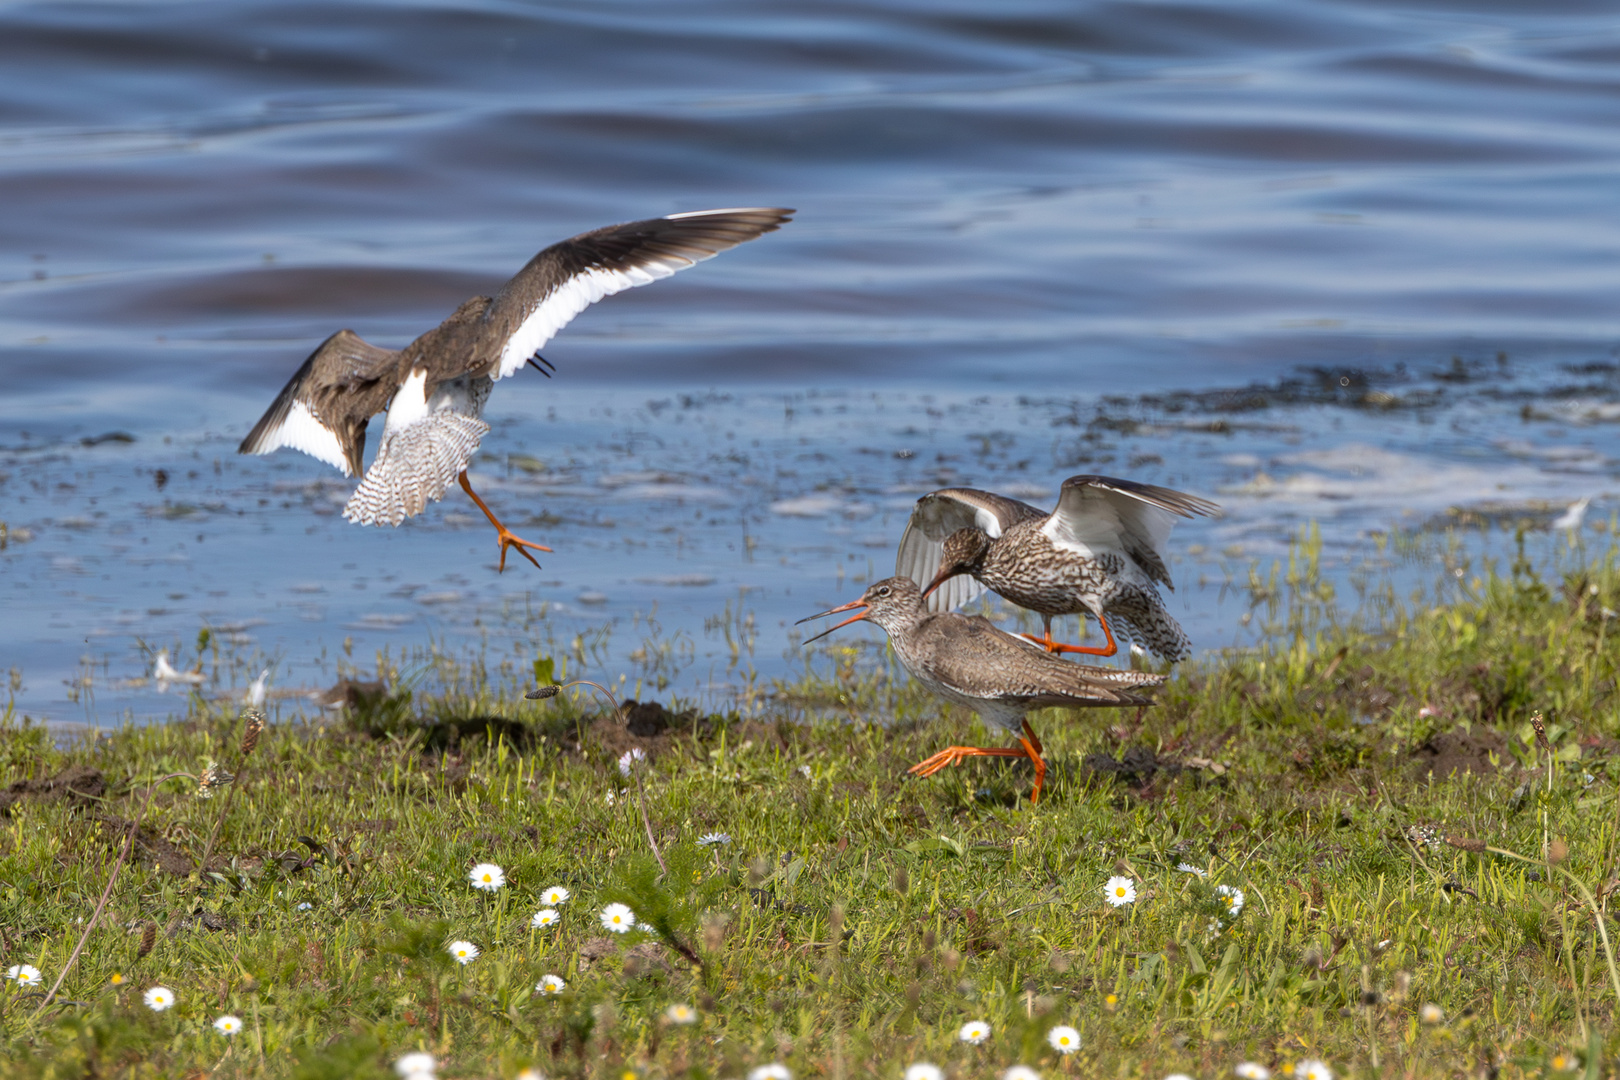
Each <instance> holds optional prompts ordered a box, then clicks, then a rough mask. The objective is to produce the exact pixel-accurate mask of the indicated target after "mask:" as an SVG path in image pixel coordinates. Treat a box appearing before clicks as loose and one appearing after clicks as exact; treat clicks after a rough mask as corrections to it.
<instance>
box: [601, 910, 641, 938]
mask: <svg viewBox="0 0 1620 1080" xmlns="http://www.w3.org/2000/svg"><path fill="white" fill-rule="evenodd" d="M634 925H636V913H635V912H633V911H631V910H630V909H629V908H627V907H625V906H624V905H623V904H609V905H608V906H607V907H605V908H603V909H602V926H603V928H604V929H607V930H611V931H613V932H614V933H615V934H624V933H628V932H629V930H630V928H631V927H632V926H634Z"/></svg>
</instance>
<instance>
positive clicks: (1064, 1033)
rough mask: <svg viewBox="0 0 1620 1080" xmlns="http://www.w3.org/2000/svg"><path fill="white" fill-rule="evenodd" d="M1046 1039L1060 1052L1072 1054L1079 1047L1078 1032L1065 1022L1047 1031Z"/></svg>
mask: <svg viewBox="0 0 1620 1080" xmlns="http://www.w3.org/2000/svg"><path fill="white" fill-rule="evenodd" d="M1046 1041H1047V1042H1049V1043H1051V1044H1052V1049H1054V1050H1056V1051H1057V1052H1058V1053H1060V1054H1072V1053H1074V1052H1075V1051H1076V1050H1078V1049H1080V1033H1079V1032H1078V1031H1076V1030H1074V1028H1072V1027H1070V1026H1069V1025H1067V1024H1059V1025H1058V1026H1057V1027H1055V1028H1053V1029H1052V1030H1051V1031H1048V1032H1047V1033H1046Z"/></svg>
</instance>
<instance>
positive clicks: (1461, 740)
mask: <svg viewBox="0 0 1620 1080" xmlns="http://www.w3.org/2000/svg"><path fill="white" fill-rule="evenodd" d="M1512 760H1513V759H1512V757H1511V755H1509V753H1508V740H1507V736H1506V735H1503V734H1502V733H1501V732H1500V731H1497V730H1496V729H1495V728H1487V727H1476V728H1474V729H1473V730H1471V731H1470V730H1464V729H1462V728H1457V729H1456V730H1454V731H1443V732H1440V733H1439V734H1437V735H1434V736H1432V737H1431V738H1430V739H1429V740H1428V741H1427V742H1425V743H1424V744H1423V745H1422V746H1419V747H1418V748H1417V749H1416V750H1414V751H1413V752H1412V771H1413V772H1414V773H1415V774H1416V775H1417V777H1418V778H1419V779H1422V778H1424V777H1426V776H1429V775H1431V774H1432V775H1433V776H1435V777H1436V778H1438V779H1442V780H1443V779H1445V778H1447V777H1450V776H1456V775H1458V774H1461V773H1481V774H1485V773H1493V772H1496V771H1497V770H1498V769H1500V768H1502V767H1503V766H1505V765H1509V764H1511V763H1512Z"/></svg>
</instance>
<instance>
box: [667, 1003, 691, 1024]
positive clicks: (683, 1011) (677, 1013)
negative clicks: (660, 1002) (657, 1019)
mask: <svg viewBox="0 0 1620 1080" xmlns="http://www.w3.org/2000/svg"><path fill="white" fill-rule="evenodd" d="M664 1018H665V1019H666V1020H668V1021H669V1022H670V1023H672V1024H695V1023H697V1018H698V1014H697V1010H696V1009H694V1008H692V1006H690V1005H687V1004H685V1003H684V1002H677V1003H676V1004H674V1005H671V1006H670V1007H669V1008H667V1009H665V1010H664Z"/></svg>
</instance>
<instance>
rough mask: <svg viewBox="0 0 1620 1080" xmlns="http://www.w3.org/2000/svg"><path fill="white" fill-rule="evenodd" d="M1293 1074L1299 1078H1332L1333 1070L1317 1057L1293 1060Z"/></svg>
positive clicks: (1313, 1079)
mask: <svg viewBox="0 0 1620 1080" xmlns="http://www.w3.org/2000/svg"><path fill="white" fill-rule="evenodd" d="M1294 1075H1295V1076H1297V1077H1299V1080H1333V1070H1332V1069H1330V1068H1328V1066H1327V1062H1325V1061H1321V1060H1319V1059H1317V1058H1306V1059H1305V1060H1304V1061H1297V1062H1295V1063H1294Z"/></svg>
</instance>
